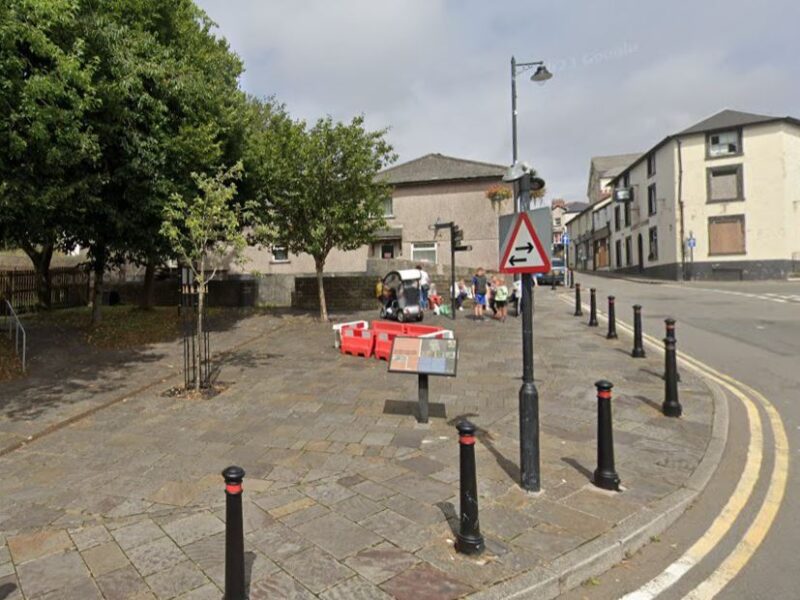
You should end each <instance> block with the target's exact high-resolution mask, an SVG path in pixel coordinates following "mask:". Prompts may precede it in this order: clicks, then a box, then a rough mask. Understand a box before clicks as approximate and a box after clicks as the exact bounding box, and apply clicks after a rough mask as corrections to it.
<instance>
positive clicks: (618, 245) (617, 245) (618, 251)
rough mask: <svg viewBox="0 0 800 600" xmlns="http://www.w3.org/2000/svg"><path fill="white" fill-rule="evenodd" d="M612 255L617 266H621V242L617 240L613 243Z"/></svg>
mask: <svg viewBox="0 0 800 600" xmlns="http://www.w3.org/2000/svg"><path fill="white" fill-rule="evenodd" d="M614 255H615V258H616V259H617V266H618V267H621V266H622V240H617V241H616V242H615V243H614Z"/></svg>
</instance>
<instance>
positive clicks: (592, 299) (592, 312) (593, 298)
mask: <svg viewBox="0 0 800 600" xmlns="http://www.w3.org/2000/svg"><path fill="white" fill-rule="evenodd" d="M589 327H597V290H596V289H595V288H590V289H589Z"/></svg>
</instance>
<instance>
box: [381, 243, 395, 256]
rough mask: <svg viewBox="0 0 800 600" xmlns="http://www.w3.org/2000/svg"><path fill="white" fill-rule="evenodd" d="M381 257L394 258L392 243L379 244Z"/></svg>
mask: <svg viewBox="0 0 800 600" xmlns="http://www.w3.org/2000/svg"><path fill="white" fill-rule="evenodd" d="M380 256H381V258H394V244H381V254H380Z"/></svg>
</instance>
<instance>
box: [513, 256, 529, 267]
mask: <svg viewBox="0 0 800 600" xmlns="http://www.w3.org/2000/svg"><path fill="white" fill-rule="evenodd" d="M508 262H510V263H511V266H512V267H513V266H514V265H516V264H517V263H524V262H528V259H527V258H520V257H519V256H512V257H511V258H509V259H508Z"/></svg>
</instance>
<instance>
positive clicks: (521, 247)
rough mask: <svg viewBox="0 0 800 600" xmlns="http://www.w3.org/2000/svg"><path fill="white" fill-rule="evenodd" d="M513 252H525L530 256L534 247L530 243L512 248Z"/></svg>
mask: <svg viewBox="0 0 800 600" xmlns="http://www.w3.org/2000/svg"><path fill="white" fill-rule="evenodd" d="M514 250H527V251H528V254H530V253H531V252H533V250H534V245H533V244H532V243H531V242H528V245H527V246H517V247H516V248H514Z"/></svg>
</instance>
